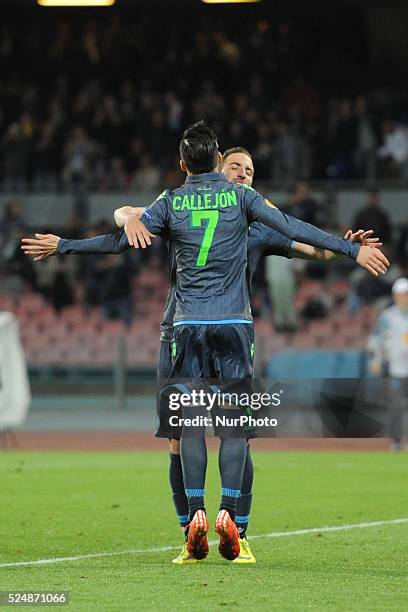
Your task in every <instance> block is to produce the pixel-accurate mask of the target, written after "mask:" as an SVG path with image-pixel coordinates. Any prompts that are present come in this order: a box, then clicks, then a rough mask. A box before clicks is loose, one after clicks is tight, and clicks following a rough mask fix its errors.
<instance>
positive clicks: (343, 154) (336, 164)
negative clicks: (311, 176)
mask: <svg viewBox="0 0 408 612" xmlns="http://www.w3.org/2000/svg"><path fill="white" fill-rule="evenodd" d="M333 111H334V112H333V114H332V117H331V128H330V129H331V140H330V148H331V159H330V162H329V166H328V168H327V175H328V176H329V177H330V178H337V179H339V178H340V179H344V178H353V153H354V151H355V149H356V146H357V138H358V134H357V129H358V128H357V121H356V119H355V117H353V114H352V106H351V100H350V99H348V98H347V99H344V100H342V101H341V102H338V103H337V104H336V105H335V106H334V108H333Z"/></svg>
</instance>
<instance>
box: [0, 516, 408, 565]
mask: <svg viewBox="0 0 408 612" xmlns="http://www.w3.org/2000/svg"><path fill="white" fill-rule="evenodd" d="M402 523H408V517H407V518H397V519H389V520H383V521H370V522H368V523H351V524H350V525H333V526H332V527H311V528H309V529H295V530H293V531H272V533H263V534H258V535H251V536H250V537H249V539H250V540H258V539H262V538H285V537H289V536H297V535H307V534H309V533H327V532H330V531H348V530H350V529H367V528H368V527H381V526H382V525H399V524H402ZM210 544H218V540H213V541H211V542H210ZM178 548H180V544H176V545H174V546H160V547H155V548H129V549H128V550H117V551H111V552H97V553H87V554H85V555H76V556H73V557H54V558H51V559H36V560H35V561H13V562H11V563H0V568H2V567H21V566H29V565H51V564H53V563H63V562H64V561H81V559H100V558H101V557H118V556H120V555H142V554H149V553H160V552H167V551H170V550H176V549H178Z"/></svg>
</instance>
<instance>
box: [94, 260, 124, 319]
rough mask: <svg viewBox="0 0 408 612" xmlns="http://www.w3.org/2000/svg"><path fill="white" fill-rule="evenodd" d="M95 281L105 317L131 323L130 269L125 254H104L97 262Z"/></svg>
mask: <svg viewBox="0 0 408 612" xmlns="http://www.w3.org/2000/svg"><path fill="white" fill-rule="evenodd" d="M96 275H97V282H98V281H99V290H100V299H101V303H102V308H103V312H104V315H105V318H106V319H122V321H123V322H124V323H125V324H126V325H130V324H131V323H132V285H131V269H130V267H129V262H128V259H127V257H126V255H119V256H118V255H106V256H105V257H103V258H100V259H99V260H98V262H97V273H96Z"/></svg>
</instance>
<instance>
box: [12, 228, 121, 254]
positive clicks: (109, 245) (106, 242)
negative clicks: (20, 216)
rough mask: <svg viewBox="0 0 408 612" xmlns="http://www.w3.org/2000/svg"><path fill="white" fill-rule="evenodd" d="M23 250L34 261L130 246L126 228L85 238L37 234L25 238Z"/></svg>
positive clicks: (102, 252)
mask: <svg viewBox="0 0 408 612" xmlns="http://www.w3.org/2000/svg"><path fill="white" fill-rule="evenodd" d="M22 243H23V245H22V247H21V248H22V250H23V251H24V253H25V254H26V255H31V256H32V257H33V258H34V261H41V260H42V259H46V258H47V257H51V256H53V255H58V254H60V255H71V254H74V253H75V254H79V253H87V254H89V253H100V254H105V253H116V254H117V253H122V252H123V251H126V250H127V249H129V248H130V245H129V241H128V239H127V236H126V234H125V232H124V230H119V231H118V232H115V233H113V234H104V235H102V236H95V238H87V239H85V240H70V239H64V238H61V237H60V236H56V235H54V234H35V238H23V239H22Z"/></svg>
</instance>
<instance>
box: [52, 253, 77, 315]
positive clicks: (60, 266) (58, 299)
mask: <svg viewBox="0 0 408 612" xmlns="http://www.w3.org/2000/svg"><path fill="white" fill-rule="evenodd" d="M67 264H68V262H66V261H65V259H64V258H60V259H58V263H57V267H56V270H55V274H54V277H53V279H52V282H51V286H50V288H49V294H48V298H49V300H50V302H51V303H52V305H53V306H54V308H55V310H56V312H57V313H60V312H61V310H62V309H63V308H66V307H67V306H71V305H72V304H73V303H74V288H73V285H72V282H71V280H70V278H69V274H68V270H67V268H68V266H67Z"/></svg>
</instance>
